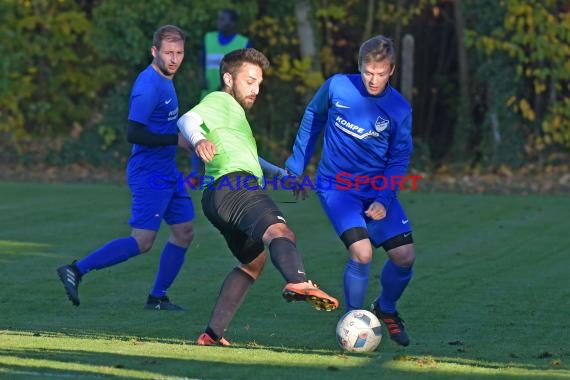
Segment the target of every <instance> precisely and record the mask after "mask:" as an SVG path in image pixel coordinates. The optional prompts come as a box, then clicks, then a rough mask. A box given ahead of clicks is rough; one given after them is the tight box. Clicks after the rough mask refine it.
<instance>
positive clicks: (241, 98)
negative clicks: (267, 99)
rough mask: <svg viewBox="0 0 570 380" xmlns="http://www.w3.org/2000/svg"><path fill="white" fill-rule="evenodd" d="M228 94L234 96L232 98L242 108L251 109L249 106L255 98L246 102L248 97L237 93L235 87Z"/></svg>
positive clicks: (251, 105)
mask: <svg viewBox="0 0 570 380" xmlns="http://www.w3.org/2000/svg"><path fill="white" fill-rule="evenodd" d="M230 95H231V96H233V97H234V99H235V100H236V101H237V102H238V103H239V104H240V106H242V108H243V109H244V110H249V109H251V107H253V104H254V103H255V99H254V100H253V102H251V103H248V102H247V100H248V97H247V96H244V95H242V94H240V93H238V91H236V90H235V89H232V90H231V92H230Z"/></svg>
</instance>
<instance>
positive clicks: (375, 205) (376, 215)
mask: <svg viewBox="0 0 570 380" xmlns="http://www.w3.org/2000/svg"><path fill="white" fill-rule="evenodd" d="M364 214H365V215H366V216H367V217H369V218H371V219H374V220H380V219H384V218H385V217H386V208H385V207H384V205H383V204H382V203H380V202H376V201H374V202H372V204H371V205H370V206H368V209H367V210H366V211H364Z"/></svg>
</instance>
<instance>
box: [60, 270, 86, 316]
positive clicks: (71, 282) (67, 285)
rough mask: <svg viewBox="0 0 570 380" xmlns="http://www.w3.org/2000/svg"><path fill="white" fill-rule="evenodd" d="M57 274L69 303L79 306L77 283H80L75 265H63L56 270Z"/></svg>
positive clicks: (79, 274) (79, 273) (79, 276)
mask: <svg viewBox="0 0 570 380" xmlns="http://www.w3.org/2000/svg"><path fill="white" fill-rule="evenodd" d="M57 274H58V275H59V279H60V280H61V282H62V283H63V287H64V289H65V292H66V293H67V297H68V298H69V300H70V301H71V303H73V304H74V305H75V306H79V283H80V282H81V272H80V271H79V269H78V268H77V267H76V266H75V264H70V265H63V266H61V267H59V268H57Z"/></svg>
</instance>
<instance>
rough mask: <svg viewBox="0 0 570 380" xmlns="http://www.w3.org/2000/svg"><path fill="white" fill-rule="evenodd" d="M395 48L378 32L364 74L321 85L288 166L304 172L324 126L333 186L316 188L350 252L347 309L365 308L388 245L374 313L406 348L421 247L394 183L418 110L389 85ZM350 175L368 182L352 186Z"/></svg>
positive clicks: (325, 176) (364, 49) (365, 56)
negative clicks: (403, 304) (405, 308)
mask: <svg viewBox="0 0 570 380" xmlns="http://www.w3.org/2000/svg"><path fill="white" fill-rule="evenodd" d="M395 54H396V53H395V50H394V45H393V43H392V41H391V40H390V39H388V38H386V37H384V36H376V37H374V38H371V39H370V40H368V41H366V42H364V43H363V44H362V45H361V46H360V51H359V55H358V69H359V71H360V74H337V75H334V76H332V77H331V78H329V79H328V80H327V81H326V82H325V83H324V84H323V85H322V86H321V88H320V89H319V90H318V91H317V93H316V94H315V96H314V97H313V99H312V100H311V102H310V103H309V105H308V106H307V108H306V110H305V114H304V116H303V119H302V122H301V125H300V127H299V131H298V133H297V137H296V139H295V142H294V145H293V149H292V154H291V156H290V157H289V158H288V159H287V161H286V164H285V167H286V169H287V170H288V171H289V172H290V173H292V174H294V175H296V176H301V175H302V174H303V172H304V170H305V168H306V166H307V164H308V162H309V160H310V158H311V155H312V153H313V149H314V147H315V143H316V141H317V140H318V137H319V135H320V133H321V132H322V131H323V130H324V131H325V132H324V141H323V150H322V155H321V160H320V163H319V166H318V171H317V176H318V177H320V178H319V179H320V181H321V183H323V182H324V183H327V184H331V186H328V185H327V186H326V187H327V188H326V189H325V188H324V186H323V188H319V189H318V190H317V194H318V196H319V199H320V201H321V204H322V207H323V209H324V211H325V213H326V214H327V216H328V218H329V220H330V222H331V224H332V225H333V227H334V229H335V231H336V233H337V235H338V236H339V237H340V239H341V240H342V242H343V243H344V245H345V247H346V248H347V250H348V261H347V263H346V267H345V270H344V297H345V304H346V305H345V306H346V310H347V311H348V310H354V309H362V308H363V304H364V301H365V296H366V290H367V286H368V277H369V273H370V265H371V261H372V255H373V246H374V247H380V246H381V247H382V248H384V250H385V251H386V253H387V255H388V258H387V260H386V262H385V263H384V267H383V269H382V273H381V276H380V284H381V288H382V289H381V292H380V294H379V296H378V298H377V299H376V300H375V301H374V303H373V304H372V311H373V312H374V313H375V314H376V315H377V316H378V318H379V319H380V320H381V321H383V322H384V324H385V325H386V326H387V329H388V332H389V333H390V337H391V338H392V340H394V341H395V342H396V343H398V344H400V345H402V346H407V345H409V343H410V338H409V335H408V333H407V331H406V329H405V326H404V323H403V321H402V318H401V317H400V315H399V313H398V311H397V308H396V303H397V301H398V300H399V299H400V297H401V295H402V293H403V292H404V290H405V289H406V287H407V285H408V283H409V281H410V279H411V278H412V265H413V263H414V260H415V253H414V245H413V240H412V226H411V223H410V221H409V219H408V217H407V216H406V214H405V212H404V210H403V208H402V205H401V204H400V201H399V200H398V197H397V190H398V187H397V186H393V184H394V183H395V180H396V179H398V178H402V177H403V176H405V175H406V171H407V168H408V164H409V162H410V156H411V153H412V110H411V107H410V105H409V104H408V102H407V101H406V100H405V99H404V98H403V97H402V95H400V93H398V91H396V90H395V89H394V88H393V87H392V86H390V84H389V79H390V76H391V75H392V74H393V73H394V67H395V59H396V58H395V57H396V55H395ZM341 173H343V174H342V175H341V176H339V174H341ZM379 175H381V176H383V178H386V181H387V186H383V185H384V184H383V183H382V182H378V183H375V181H373V180H372V179H373V178H374V177H377V176H379ZM347 176H350V178H352V179H354V178H356V177H357V176H361V177H359V178H362V181H361V182H366V180H365V178H367V179H368V180H369V181H368V183H365V184H362V183H360V184H359V185H358V186H356V184H351V185H350V186H349V185H347V183H346V178H347ZM377 178H378V177H377Z"/></svg>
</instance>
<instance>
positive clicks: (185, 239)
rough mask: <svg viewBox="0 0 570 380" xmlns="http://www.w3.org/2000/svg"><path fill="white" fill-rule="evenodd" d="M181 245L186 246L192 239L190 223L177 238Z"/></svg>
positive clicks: (192, 233)
mask: <svg viewBox="0 0 570 380" xmlns="http://www.w3.org/2000/svg"><path fill="white" fill-rule="evenodd" d="M177 240H178V241H179V242H180V243H182V244H181V246H183V247H188V246H189V245H190V243H192V240H194V227H193V226H192V225H190V226H187V227H185V228H184V229H183V230H182V231H181V232H180V236H179V237H178V239H177Z"/></svg>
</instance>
